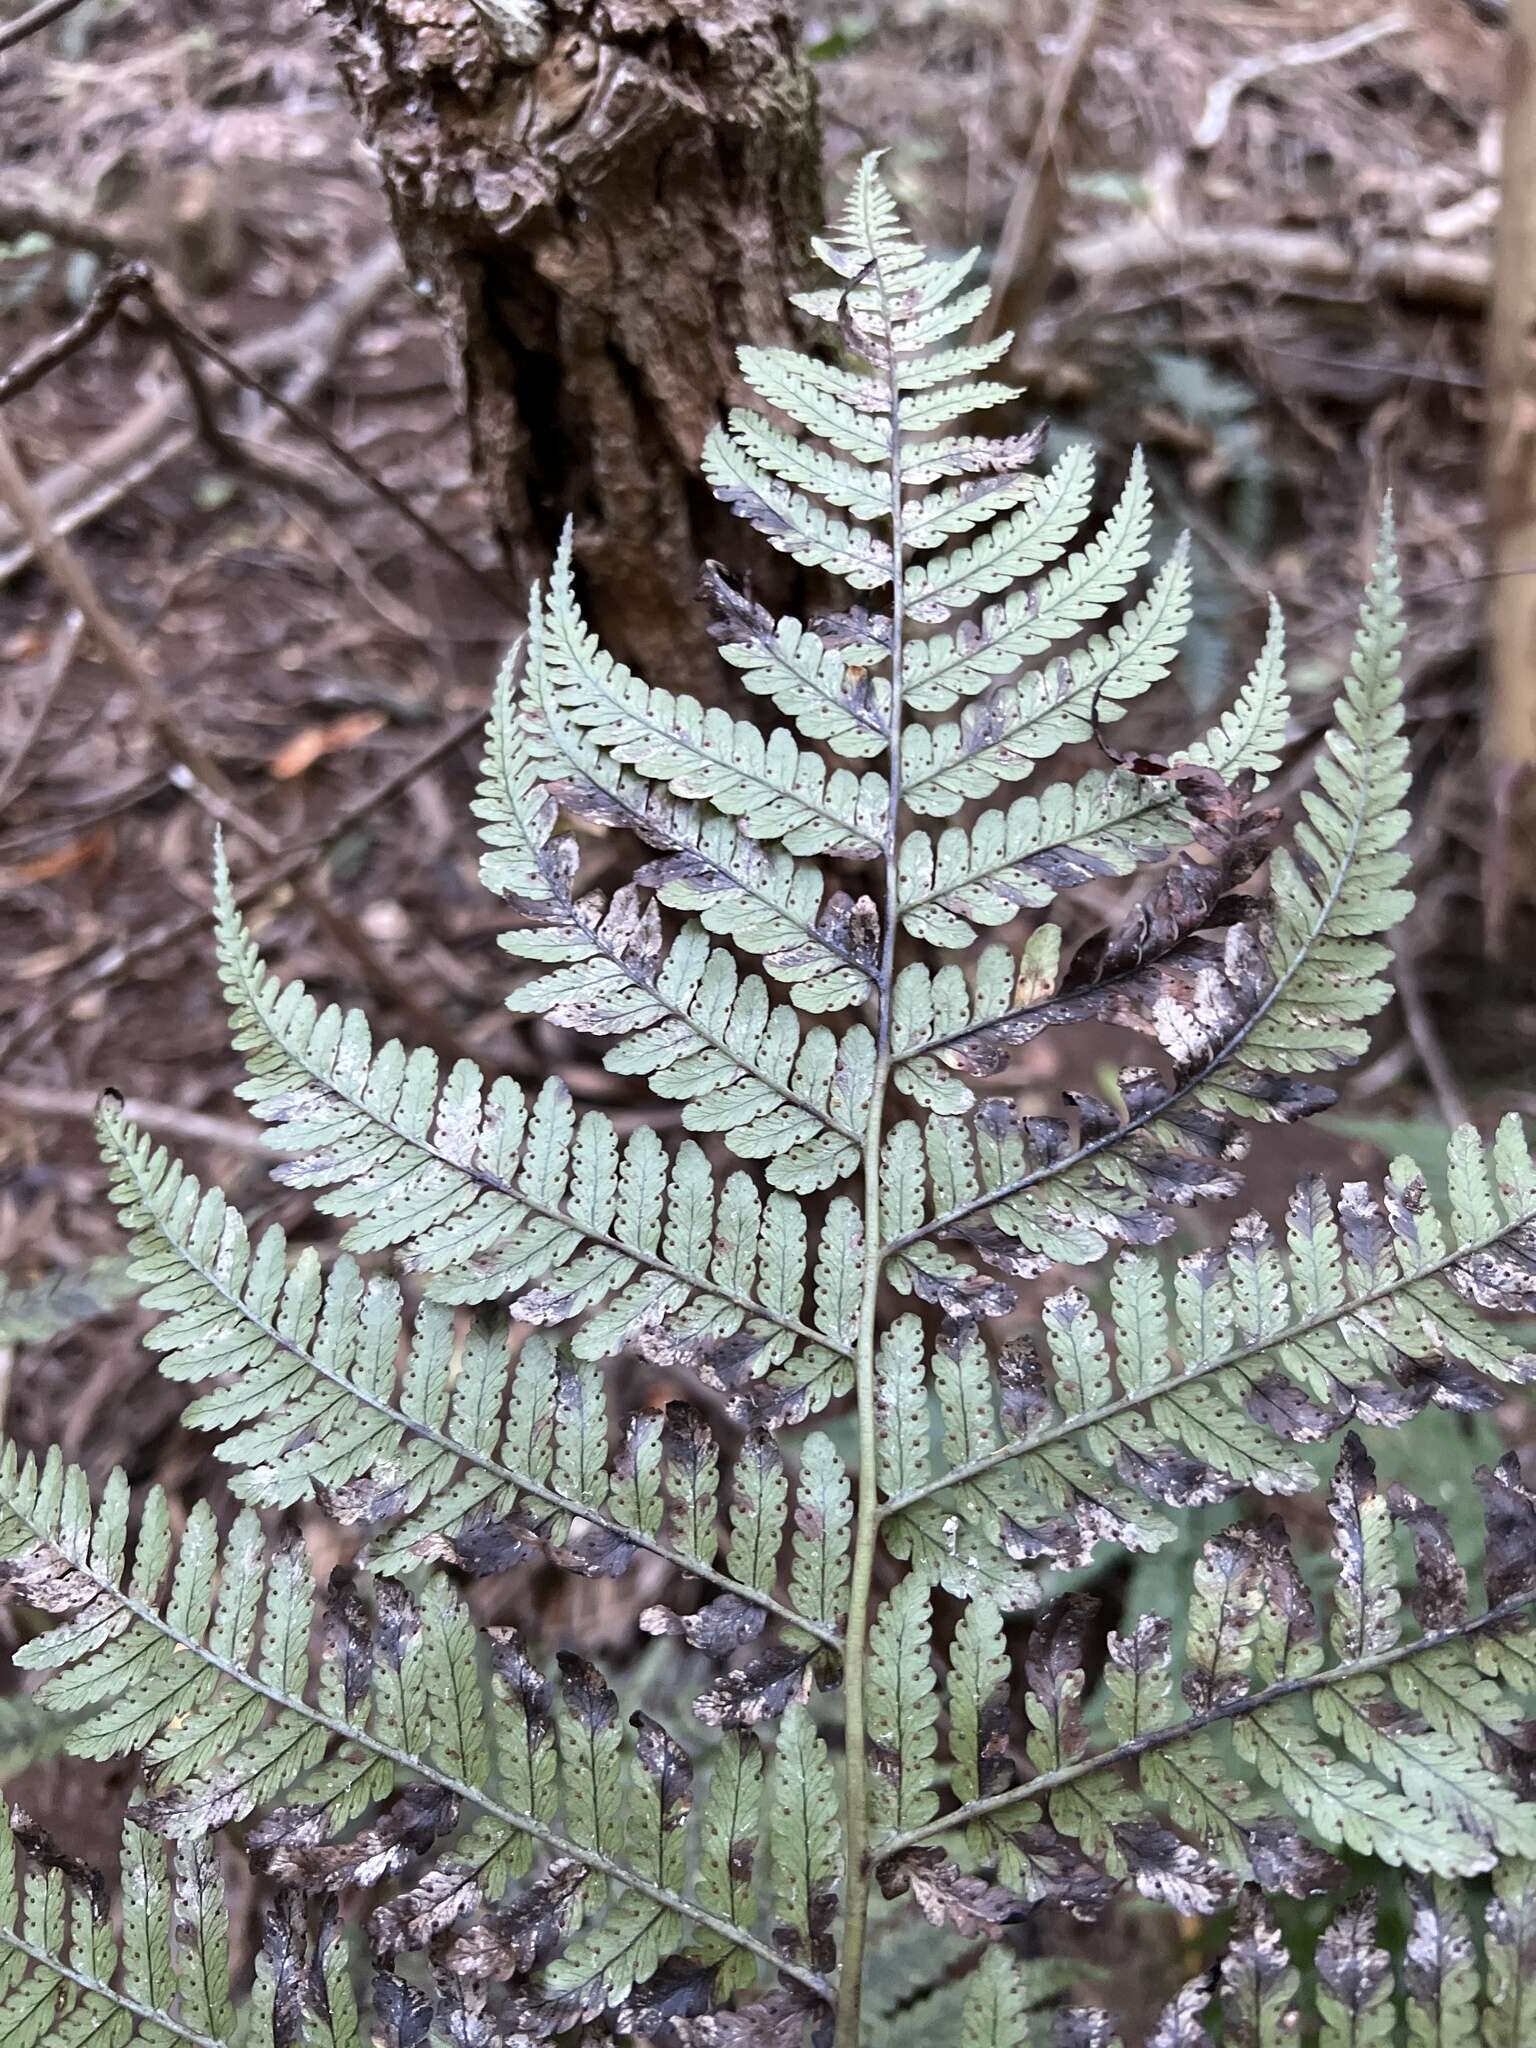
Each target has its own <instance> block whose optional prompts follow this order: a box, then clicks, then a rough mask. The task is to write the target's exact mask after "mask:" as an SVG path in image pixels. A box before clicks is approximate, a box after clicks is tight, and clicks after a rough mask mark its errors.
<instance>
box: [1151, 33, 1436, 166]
mask: <svg viewBox="0 0 1536 2048" xmlns="http://www.w3.org/2000/svg"><path fill="white" fill-rule="evenodd" d="M1412 26H1413V23H1412V22H1411V21H1410V20H1409V18H1408V16H1407V15H1406V14H1397V13H1393V14H1383V15H1380V16H1379V17H1378V18H1377V19H1376V20H1375V21H1361V22H1357V23H1356V24H1355V26H1354V27H1353V28H1346V29H1343V30H1341V31H1340V33H1339V34H1338V35H1335V36H1324V37H1322V38H1321V40H1320V41H1318V42H1315V43H1288V44H1287V45H1286V46H1285V48H1284V49H1280V50H1256V51H1255V52H1254V54H1253V55H1252V56H1251V57H1244V58H1243V59H1242V60H1241V61H1240V62H1239V63H1236V64H1234V65H1233V66H1232V69H1231V70H1230V71H1227V72H1224V73H1223V74H1222V76H1221V77H1220V78H1218V79H1217V80H1216V82H1215V83H1214V85H1212V87H1211V89H1210V91H1209V92H1208V93H1207V94H1206V96H1205V106H1204V108H1203V109H1202V110H1201V114H1200V119H1199V120H1198V121H1197V122H1196V123H1195V132H1194V134H1193V135H1192V136H1191V137H1190V142H1191V144H1192V145H1193V147H1194V148H1196V149H1199V150H1210V149H1214V148H1215V147H1216V145H1217V143H1218V142H1220V140H1221V138H1222V136H1223V135H1225V134H1226V132H1227V123H1228V122H1229V121H1230V120H1231V118H1232V109H1233V107H1234V106H1235V105H1236V104H1237V101H1238V98H1239V96H1240V95H1241V94H1242V93H1244V92H1246V91H1247V89H1248V87H1249V86H1250V85H1256V84H1257V83H1258V81H1259V80H1260V79H1261V78H1268V77H1270V76H1272V74H1273V73H1275V72H1276V71H1294V70H1297V69H1298V68H1299V67H1300V66H1302V65H1303V64H1329V63H1331V62H1332V61H1333V59H1334V58H1335V57H1348V56H1350V55H1351V54H1352V53H1353V52H1354V51H1356V50H1363V49H1365V48H1366V47H1367V46H1368V45H1369V44H1371V43H1379V42H1380V41H1381V40H1382V39H1383V38H1384V37H1386V36H1395V35H1399V34H1401V33H1402V32H1403V31H1405V30H1407V29H1410V28H1412Z"/></svg>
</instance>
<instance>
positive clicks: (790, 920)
mask: <svg viewBox="0 0 1536 2048" xmlns="http://www.w3.org/2000/svg"><path fill="white" fill-rule="evenodd" d="M829 701H831V700H830V699H829ZM542 708H543V709H544V710H545V730H546V731H547V732H548V733H549V736H550V738H551V739H552V740H553V741H554V743H555V745H556V746H557V747H558V748H559V750H560V753H561V755H562V756H563V757H564V759H565V760H566V761H567V762H568V763H569V765H570V767H571V768H572V770H573V771H574V772H575V773H576V775H577V776H579V777H580V778H581V779H582V780H583V781H588V782H590V781H591V780H592V777H591V776H590V775H589V774H588V771H587V770H586V769H585V768H583V766H582V764H581V762H580V761H579V760H578V758H577V757H576V755H575V754H573V753H572V752H571V749H570V746H569V745H568V744H567V739H566V734H565V728H564V727H563V726H562V725H561V723H560V721H559V720H558V718H556V717H555V716H553V715H551V714H552V713H553V711H554V708H555V707H553V706H545V707H542ZM880 734H881V737H882V738H884V737H885V731H884V728H883V727H881V728H880ZM631 772H635V771H631ZM595 786H596V787H598V788H599V789H600V790H601V792H602V795H603V797H604V799H605V801H606V802H609V803H611V804H613V805H614V806H615V807H616V808H617V809H620V810H622V811H624V813H625V814H626V816H627V818H628V820H629V829H630V830H631V831H632V832H633V833H634V835H635V837H636V838H637V839H641V840H644V841H645V842H646V844H647V845H650V846H658V847H660V848H661V850H662V851H663V852H669V853H682V854H686V855H687V856H688V858H689V859H690V860H696V861H698V862H699V863H700V864H701V865H702V866H704V867H707V868H708V869H709V870H710V872H711V874H715V875H719V876H720V877H721V878H722V879H723V880H724V881H726V882H727V883H728V884H729V885H730V887H731V889H732V890H733V891H735V893H736V894H738V895H741V896H750V897H751V898H752V900H753V902H754V903H760V904H761V905H762V906H763V908H764V910H766V911H768V912H769V913H770V914H771V915H772V916H774V917H776V918H782V919H783V921H784V922H785V923H786V924H792V925H793V926H794V928H795V930H796V931H797V932H799V933H800V934H801V935H802V936H803V937H804V938H806V939H807V940H809V941H810V942H811V943H812V944H813V945H817V946H820V947H821V948H822V949H823V950H824V951H825V952H827V953H830V954H831V955H832V957H833V958H834V959H835V960H837V961H838V962H839V963H840V964H841V965H842V966H844V967H851V968H852V969H853V970H854V971H855V972H856V973H858V974H862V975H863V977H864V979H865V980H866V981H867V982H868V983H869V984H870V987H871V989H873V987H874V983H875V976H874V975H873V974H872V973H871V971H870V970H869V968H868V967H866V966H865V965H864V963H863V961H861V960H858V959H856V958H855V957H854V955H853V954H852V953H851V952H850V951H849V950H848V949H847V948H846V947H845V946H840V945H839V944H838V943H837V942H836V940H834V939H830V938H828V937H827V936H826V935H825V933H823V932H821V931H818V929H817V928H816V926H815V925H814V924H807V923H806V921H805V919H804V918H803V917H799V916H797V915H796V913H795V912H794V911H793V910H790V909H788V908H787V907H786V906H785V905H784V904H782V903H779V902H778V901H777V900H776V899H775V898H774V897H772V896H768V895H765V894H764V893H763V891H762V890H761V889H759V888H757V887H756V886H755V885H754V884H753V883H751V882H745V881H743V880H742V878H741V876H740V875H738V874H736V873H735V872H734V871H733V870H732V869H731V868H728V867H727V866H726V865H725V863H724V862H723V861H718V860H716V859H714V858H713V856H712V855H710V854H708V853H706V852H705V851H704V849H703V848H702V847H701V846H698V845H696V844H695V843H694V841H693V840H691V839H687V838H685V837H684V836H683V834H682V833H681V832H669V831H668V828H667V827H666V825H665V824H663V823H662V822H661V821H659V820H657V819H655V818H653V817H651V816H650V814H649V813H648V812H646V811H644V810H642V809H641V808H640V807H639V806H638V805H637V804H634V803H631V802H630V801H629V799H628V798H627V797H625V796H624V795H623V794H622V792H621V791H619V790H615V789H610V788H608V786H607V785H606V784H596V785H595ZM668 800H669V801H670V802H674V803H689V802H691V801H693V799H691V798H687V797H669V799H668ZM746 836H747V835H745V834H743V837H746ZM761 843H762V842H761V841H755V842H754V844H761ZM787 858H788V859H791V860H793V859H794V858H795V856H794V855H793V854H790V855H788V856H787ZM769 972H770V973H772V969H771V968H770V969H769Z"/></svg>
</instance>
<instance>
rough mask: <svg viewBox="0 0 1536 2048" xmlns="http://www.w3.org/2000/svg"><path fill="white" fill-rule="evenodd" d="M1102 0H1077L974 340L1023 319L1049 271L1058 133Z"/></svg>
mask: <svg viewBox="0 0 1536 2048" xmlns="http://www.w3.org/2000/svg"><path fill="white" fill-rule="evenodd" d="M1100 7H1101V0H1078V4H1077V6H1076V7H1075V8H1074V10H1073V14H1072V20H1071V22H1070V24H1069V25H1068V28H1067V33H1066V35H1065V37H1064V38H1063V41H1062V45H1061V50H1060V52H1059V54H1058V56H1057V59H1056V63H1055V66H1054V67H1053V69H1052V71H1051V76H1050V80H1049V83H1048V84H1047V86H1046V89H1045V101H1044V104H1043V106H1042V107H1041V109H1040V118H1039V121H1038V122H1037V124H1036V127H1035V133H1034V138H1033V140H1032V141H1031V143H1030V146H1029V155H1028V157H1027V159H1026V160H1025V164H1024V169H1023V171H1022V172H1021V173H1020V175H1019V182H1018V184H1017V185H1016V186H1015V187H1014V193H1013V197H1012V199H1011V200H1010V201H1009V202H1008V213H1007V217H1006V218H1005V220H1004V222H1003V231H1002V234H1001V235H1000V236H999V238H998V244H997V254H996V255H995V256H994V257H993V259H992V271H991V278H990V283H991V286H992V296H991V298H990V299H989V300H988V301H987V305H986V308H985V310H984V311H982V312H981V313H979V314H978V315H977V317H976V324H975V326H974V327H972V329H971V340H972V342H973V343H980V342H984V341H990V340H991V339H992V337H993V336H994V335H995V334H997V333H999V332H1000V330H1001V329H1002V327H1003V325H1004V323H1005V322H1012V323H1013V324H1015V325H1017V324H1019V323H1020V322H1021V321H1022V320H1023V319H1024V318H1025V317H1026V316H1027V315H1028V313H1029V311H1030V308H1031V306H1032V304H1033V301H1034V299H1035V297H1036V294H1037V292H1038V290H1039V287H1040V284H1041V283H1042V282H1043V280H1044V278H1045V277H1046V276H1047V275H1048V274H1049V270H1050V266H1051V248H1052V244H1053V243H1054V241H1055V238H1056V234H1055V231H1056V221H1057V216H1058V215H1059V213H1060V211H1061V193H1062V183H1063V180H1062V176H1061V170H1060V166H1059V165H1058V163H1057V159H1056V144H1057V138H1058V136H1059V135H1060V132H1061V124H1062V122H1063V121H1064V120H1065V118H1066V114H1067V109H1068V108H1069V107H1070V105H1071V103H1072V98H1073V95H1074V94H1075V93H1076V91H1077V85H1078V80H1079V79H1080V78H1081V77H1082V73H1083V67H1084V65H1085V64H1086V63H1087V61H1088V53H1089V51H1090V50H1091V49H1092V47H1093V38H1094V33H1095V31H1096V30H1097V28H1098V25H1099V13H1100Z"/></svg>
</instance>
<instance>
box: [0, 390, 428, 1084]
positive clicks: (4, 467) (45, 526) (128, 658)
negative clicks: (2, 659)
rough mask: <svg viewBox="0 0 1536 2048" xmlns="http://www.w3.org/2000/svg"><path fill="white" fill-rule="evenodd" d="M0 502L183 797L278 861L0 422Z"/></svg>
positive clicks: (319, 910) (339, 936) (305, 896)
mask: <svg viewBox="0 0 1536 2048" xmlns="http://www.w3.org/2000/svg"><path fill="white" fill-rule="evenodd" d="M0 500H3V501H4V502H5V503H6V504H7V505H8V507H9V509H10V512H11V516H12V517H13V518H14V519H15V521H16V524H17V526H18V527H19V528H20V530H21V531H22V532H23V533H25V534H26V535H27V537H28V539H29V540H30V542H31V544H32V549H33V552H34V554H35V556H36V558H37V560H38V561H39V562H40V563H41V564H42V566H43V567H44V568H45V569H46V570H47V572H48V574H49V575H50V576H51V577H52V578H53V580H54V581H55V583H57V584H58V586H59V587H60V589H61V590H63V591H64V592H65V593H66V594H67V595H68V597H69V599H70V601H71V602H72V603H73V604H74V605H75V607H76V608H77V610H78V611H79V612H80V614H81V616H82V617H83V618H84V620H85V623H86V625H87V627H88V628H89V629H90V630H91V632H92V633H94V634H95V636H96V638H97V640H98V641H99V642H100V643H101V645H102V647H103V648H104V649H105V651H106V653H107V654H108V656H109V657H110V659H111V661H112V663H113V666H114V667H115V668H116V669H117V671H118V673H119V674H120V675H121V676H122V678H123V680H124V682H126V683H127V684H128V686H129V687H130V689H132V690H133V692H134V693H135V695H136V696H137V697H138V699H139V702H140V703H141V704H142V705H143V707H144V710H145V713H146V715H147V717H148V719H149V723H150V725H151V727H152V728H153V730H154V732H155V735H156V737H157V738H158V739H159V741H160V743H161V745H162V746H163V747H164V748H165V750H166V752H167V753H168V754H170V756H171V758H172V759H173V760H174V761H176V762H178V763H179V764H180V765H181V767H182V769H183V770H184V771H185V779H184V781H183V785H182V786H183V787H184V788H185V789H186V790H187V793H188V794H189V795H190V796H192V797H193V798H194V799H195V800H196V801H197V802H198V803H200V804H201V805H202V806H203V808H204V809H205V810H207V811H208V812H209V813H210V814H211V815H212V816H213V817H214V818H216V819H217V820H218V821H219V823H220V824H223V825H227V826H229V827H231V828H232V829H234V830H236V831H238V832H240V833H242V834H243V835H244V837H245V838H246V839H248V840H249V841H250V842H251V844H252V845H253V846H254V847H255V848H256V849H257V851H258V852H259V853H262V854H265V855H266V856H267V857H268V858H269V859H270V858H274V857H276V856H278V855H279V854H280V853H281V850H282V849H281V846H280V844H279V841H278V839H277V837H276V835H275V834H274V833H272V832H270V831H269V830H268V829H267V827H266V826H265V825H264V824H263V823H262V822H261V820H260V819H259V818H257V817H254V816H253V815H252V814H251V812H249V811H248V810H247V809H246V808H245V806H244V804H243V803H242V802H241V800H240V797H239V795H238V793H237V792H236V790H235V788H234V786H233V784H232V783H231V782H230V781H229V778H228V777H227V776H226V775H225V773H224V771H223V769H222V768H221V767H220V765H219V763H218V762H217V761H216V760H215V759H214V758H213V756H212V755H211V754H210V753H209V752H208V750H207V748H206V747H205V746H204V745H203V743H202V741H201V740H200V739H198V738H197V737H196V736H195V735H194V734H192V733H189V732H188V731H187V729H186V728H185V727H184V726H183V725H182V723H181V720H180V718H179V717H178V716H177V713H176V710H175V707H174V706H173V705H172V703H171V700H170V698H169V697H168V696H167V695H166V693H165V690H164V688H163V687H162V685H161V682H160V678H159V677H158V675H157V674H156V673H155V671H154V669H153V667H152V666H151V663H150V660H149V658H148V656H147V655H146V654H145V653H144V651H143V650H142V649H140V648H139V647H137V646H136V645H135V644H134V642H133V639H132V638H131V636H130V635H129V634H128V633H127V631H126V630H125V629H124V627H123V624H122V622H121V620H119V618H118V617H117V615H116V613H115V612H114V611H113V610H112V608H111V606H110V605H109V604H107V602H106V600H105V599H104V598H103V597H102V596H101V594H100V592H99V591H98V590H97V588H96V586H95V584H94V583H93V582H92V580H91V578H90V575H89V573H88V571H87V570H86V567H85V564H84V563H83V562H82V561H81V560H80V557H79V556H78V555H77V554H76V553H75V551H74V549H73V548H72V547H71V546H70V545H69V543H68V541H66V540H62V539H60V537H59V536H58V535H57V534H55V533H54V532H53V531H52V530H51V528H50V526H49V523H48V515H47V512H46V511H45V509H44V508H43V506H42V504H41V503H40V502H39V500H38V498H37V496H36V493H35V492H34V491H33V490H32V488H31V486H30V485H29V484H28V482H27V479H26V477H25V475H24V474H23V472H22V469H21V466H20V464H19V463H18V462H17V460H16V455H15V451H14V449H13V448H12V447H11V443H10V437H9V436H8V434H7V433H6V431H5V428H4V425H3V423H0ZM294 890H295V893H296V894H297V895H298V897H299V898H300V900H301V901H302V902H303V904H304V906H305V908H306V909H307V910H308V911H309V912H310V914H311V916H313V917H314V918H315V919H316V921H317V922H318V923H319V924H320V925H321V926H322V927H323V928H324V929H325V930H326V931H328V932H329V933H330V935H331V937H332V938H333V939H335V940H336V942H337V944H338V945H340V946H342V947H343V948H344V949H345V950H346V951H347V952H348V953H350V954H351V956H352V958H353V960H355V961H356V963H357V965H358V967H359V968H360V969H361V971H362V973H363V974H364V975H365V976H366V977H367V979H368V980H369V981H370V982H372V984H373V986H374V987H375V988H376V989H377V990H378V991H379V992H380V993H381V994H383V995H385V996H387V997H388V998H389V1000H390V1001H392V1002H393V1003H394V1004H395V1005H396V1006H397V1008H398V1009H399V1010H400V1012H401V1014H402V1015H404V1016H406V1017H408V1018H409V1019H410V1021H411V1023H412V1025H413V1026H414V1028H415V1029H416V1031H417V1032H418V1033H419V1034H420V1035H421V1036H422V1037H423V1038H425V1039H426V1040H427V1042H428V1043H429V1044H432V1045H435V1046H437V1047H438V1048H439V1050H441V1051H443V1052H446V1053H448V1054H450V1055H451V1056H452V1057H453V1058H455V1059H459V1058H463V1057H466V1056H467V1055H468V1052H469V1048H468V1047H467V1046H466V1045H465V1043H464V1042H463V1040H462V1039H461V1038H460V1037H459V1035H458V1033H457V1032H456V1031H454V1030H453V1028H452V1027H451V1026H450V1025H448V1024H447V1023H446V1022H445V1020H444V1019H443V1018H442V1017H440V1016H439V1015H437V1013H436V1012H435V1011H433V1010H431V1009H429V1008H428V1007H427V1006H426V1005H425V1004H423V1003H422V1002H420V1001H419V1000H418V998H417V996H416V994H415V992H414V990H413V989H411V988H410V987H409V986H408V984H407V983H405V982H404V981H402V980H401V978H400V977H399V976H398V975H397V974H396V973H395V972H394V970H393V969H392V968H390V967H389V966H388V965H387V964H386V962H385V961H384V960H383V959H382V958H381V957H380V955H379V952H378V950H377V948H376V947H375V946H374V945H373V943H372V941H371V940H370V939H369V938H368V937H367V936H366V934H365V933H364V932H363V930H362V928H361V926H360V925H359V924H358V923H357V921H356V919H355V918H353V917H350V916H349V915H348V914H347V913H346V912H345V911H342V910H338V909H337V908H336V906H335V905H334V904H333V903H331V902H330V900H329V898H328V897H327V896H326V894H325V892H324V890H323V888H322V887H321V886H320V884H318V883H317V882H315V881H314V880H313V879H312V878H310V877H307V876H303V875H300V876H298V877H297V878H296V879H295V882H294Z"/></svg>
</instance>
